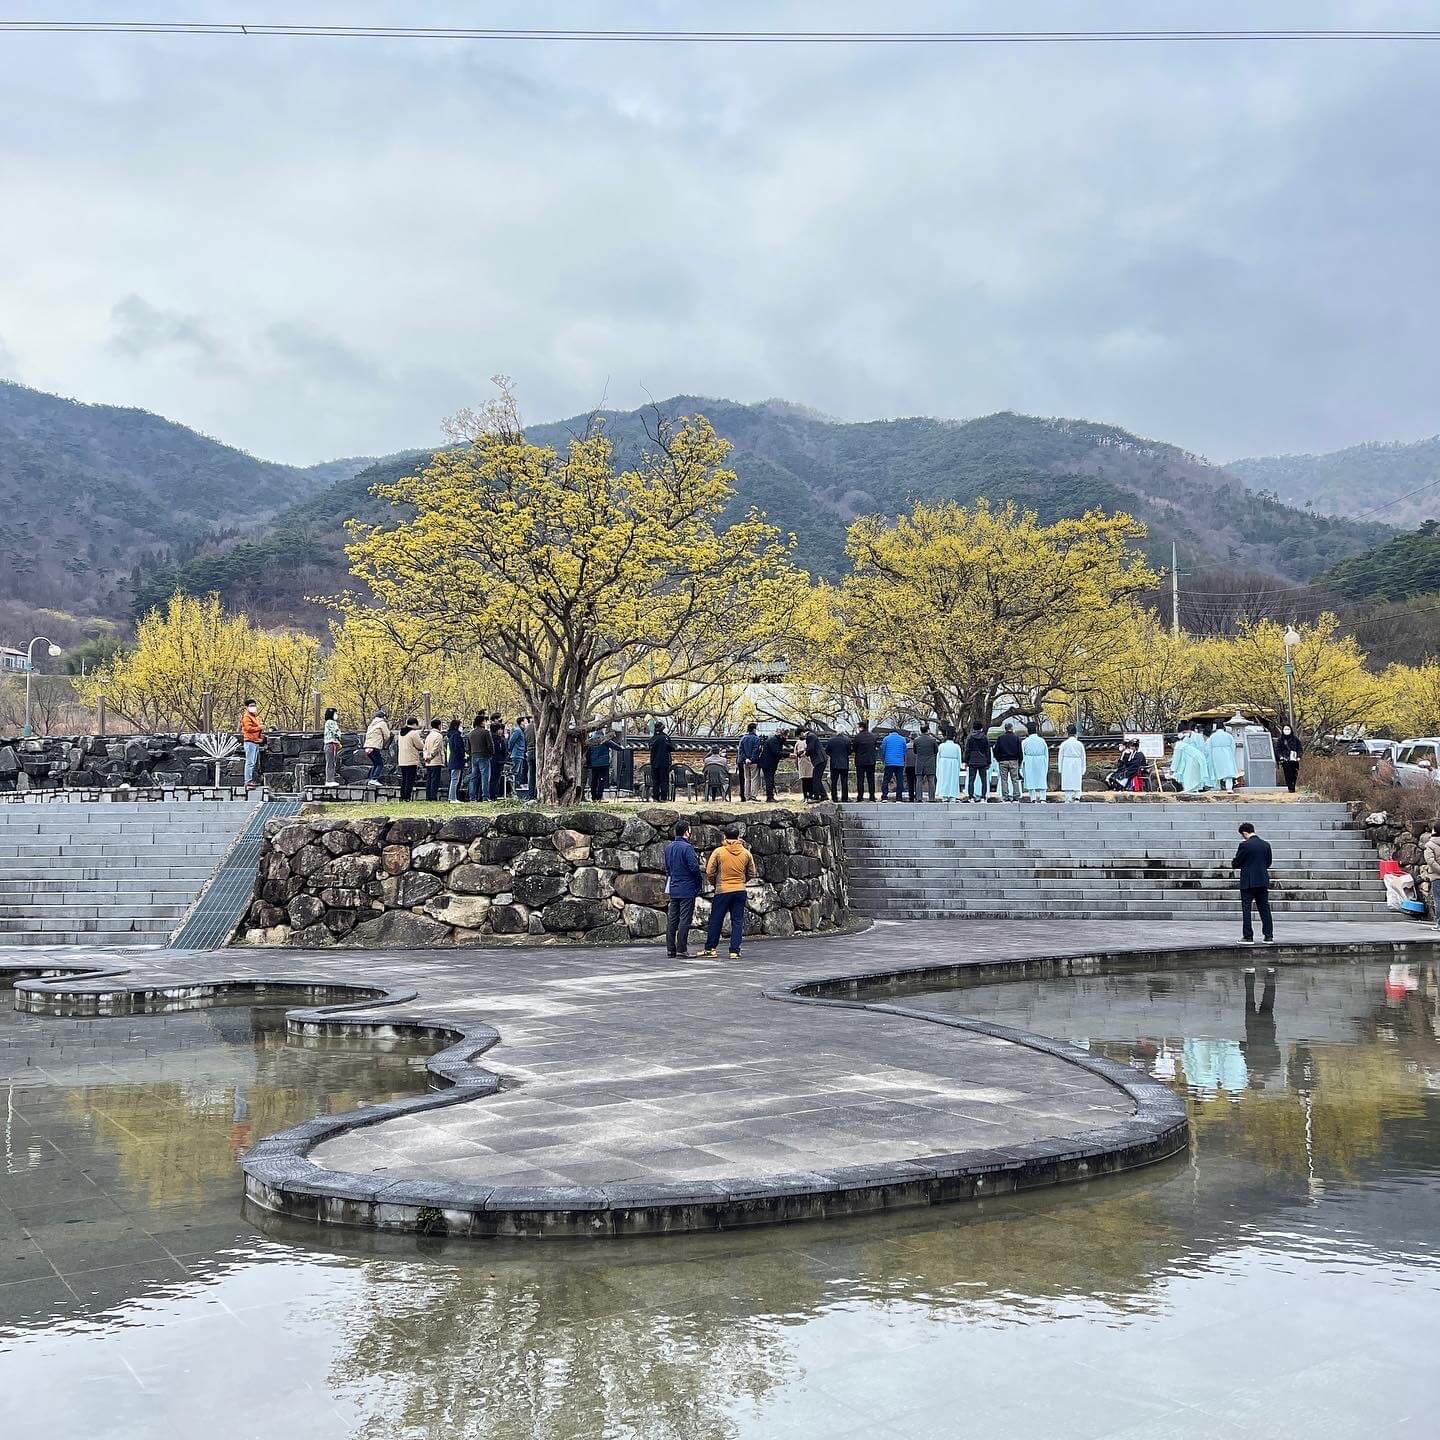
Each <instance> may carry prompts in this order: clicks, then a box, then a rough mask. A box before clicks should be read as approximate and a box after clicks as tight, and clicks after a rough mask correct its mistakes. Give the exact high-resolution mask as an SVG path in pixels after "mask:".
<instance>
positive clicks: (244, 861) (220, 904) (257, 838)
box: [170, 800, 301, 950]
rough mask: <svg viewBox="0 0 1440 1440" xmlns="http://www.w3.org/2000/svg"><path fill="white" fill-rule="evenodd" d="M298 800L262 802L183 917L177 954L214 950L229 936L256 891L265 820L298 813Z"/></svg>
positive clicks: (176, 939) (176, 937) (175, 941)
mask: <svg viewBox="0 0 1440 1440" xmlns="http://www.w3.org/2000/svg"><path fill="white" fill-rule="evenodd" d="M300 804H301V802H300V801H299V800H262V801H261V802H260V804H259V805H257V806H256V807H255V813H254V814H253V815H252V816H251V817H250V823H249V824H248V825H247V826H246V827H245V829H244V830H243V831H242V832H241V834H240V837H239V839H237V840H236V841H235V843H234V844H233V845H232V846H231V847H230V849H229V850H227V851H226V852H225V857H224V859H223V860H221V862H220V864H219V866H218V867H217V869H216V871H215V873H214V875H213V876H211V879H210V884H209V885H208V886H207V887H206V889H205V892H204V893H203V894H202V895H201V896H200V898H199V900H197V901H196V902H195V907H194V909H192V910H191V911H190V913H189V914H188V915H187V916H186V917H185V919H184V921H183V922H182V923H181V926H180V928H179V929H178V930H177V931H176V932H175V934H174V936H173V938H172V939H171V941H170V944H171V945H172V946H173V947H174V948H175V949H176V950H214V949H217V948H218V947H219V946H221V945H223V944H224V943H225V942H226V941H227V940H228V939H229V938H230V936H231V933H232V932H233V931H234V929H235V926H236V925H237V924H239V921H240V917H241V916H242V915H243V914H244V913H245V907H246V906H247V905H249V903H250V896H251V893H252V892H253V890H254V888H255V865H256V862H257V861H258V859H259V857H260V842H261V841H262V840H263V839H264V838H265V822H266V821H267V820H283V819H287V818H288V817H290V816H292V815H298V814H299V813H300Z"/></svg>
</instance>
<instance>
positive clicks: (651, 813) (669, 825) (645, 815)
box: [640, 805, 680, 834]
mask: <svg viewBox="0 0 1440 1440" xmlns="http://www.w3.org/2000/svg"><path fill="white" fill-rule="evenodd" d="M640 818H641V819H642V820H643V821H644V822H645V823H646V824H647V825H653V826H654V827H655V829H656V830H658V831H660V832H661V834H668V833H669V832H670V831H672V830H674V828H675V822H676V821H677V820H678V819H679V818H680V812H679V811H678V810H671V809H670V808H669V807H668V806H664V805H651V806H648V807H647V808H646V809H644V810H642V811H641V812H640Z"/></svg>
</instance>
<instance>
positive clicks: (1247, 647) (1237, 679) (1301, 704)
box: [1196, 614, 1389, 738]
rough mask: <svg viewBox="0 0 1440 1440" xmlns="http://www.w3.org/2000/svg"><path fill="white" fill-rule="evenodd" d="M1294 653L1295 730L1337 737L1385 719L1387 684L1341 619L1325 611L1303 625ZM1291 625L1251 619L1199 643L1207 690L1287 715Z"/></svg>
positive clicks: (1214, 699)
mask: <svg viewBox="0 0 1440 1440" xmlns="http://www.w3.org/2000/svg"><path fill="white" fill-rule="evenodd" d="M1296 629H1297V632H1298V634H1299V636H1300V642H1299V644H1297V645H1296V646H1295V647H1294V649H1293V651H1292V659H1293V664H1294V682H1293V683H1294V695H1295V728H1296V729H1297V730H1298V731H1299V732H1300V733H1301V734H1302V735H1306V736H1310V737H1321V738H1324V737H1329V736H1334V735H1338V734H1340V733H1341V732H1342V731H1344V730H1347V729H1351V728H1361V727H1363V728H1372V727H1374V726H1376V725H1381V724H1383V723H1384V722H1385V719H1386V714H1387V709H1388V707H1389V700H1388V698H1387V693H1386V689H1387V687H1386V685H1385V684H1384V683H1383V682H1382V681H1381V679H1380V678H1379V677H1378V676H1376V675H1374V674H1372V673H1371V672H1370V671H1369V670H1367V669H1366V668H1365V656H1364V654H1363V653H1362V652H1361V649H1360V647H1359V645H1358V644H1356V642H1355V638H1354V637H1353V636H1351V635H1343V634H1341V633H1340V622H1339V621H1338V620H1337V619H1336V617H1335V616H1334V615H1330V614H1324V615H1321V616H1319V617H1318V618H1317V619H1316V620H1314V621H1313V622H1311V623H1307V624H1304V625H1299V626H1297V627H1296ZM1285 630H1286V627H1285V626H1284V625H1281V624H1279V623H1278V622H1276V621H1274V620H1262V621H1259V622H1258V623H1255V624H1247V625H1244V626H1242V627H1241V629H1240V630H1239V631H1238V632H1237V633H1236V634H1235V635H1233V636H1229V637H1227V638H1224V639H1213V640H1204V641H1198V642H1196V646H1197V654H1198V658H1199V672H1198V682H1197V683H1198V689H1199V693H1200V694H1201V695H1202V696H1203V697H1206V698H1208V699H1209V700H1210V703H1213V704H1219V705H1238V706H1239V707H1240V708H1241V709H1242V710H1245V711H1249V712H1251V713H1253V714H1257V715H1260V716H1266V715H1268V716H1273V717H1274V718H1275V719H1277V720H1279V719H1282V718H1283V717H1284V716H1285V714H1286V705H1287V698H1286V690H1285Z"/></svg>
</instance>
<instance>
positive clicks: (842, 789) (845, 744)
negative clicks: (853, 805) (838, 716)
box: [825, 730, 851, 801]
mask: <svg viewBox="0 0 1440 1440" xmlns="http://www.w3.org/2000/svg"><path fill="white" fill-rule="evenodd" d="M850 749H851V745H850V737H849V736H848V735H842V734H840V732H839V731H838V730H837V731H836V732H835V734H833V735H831V736H830V737H829V738H828V739H827V740H826V741H825V758H826V759H827V760H829V762H830V798H831V799H832V800H846V801H848V800H849V799H850Z"/></svg>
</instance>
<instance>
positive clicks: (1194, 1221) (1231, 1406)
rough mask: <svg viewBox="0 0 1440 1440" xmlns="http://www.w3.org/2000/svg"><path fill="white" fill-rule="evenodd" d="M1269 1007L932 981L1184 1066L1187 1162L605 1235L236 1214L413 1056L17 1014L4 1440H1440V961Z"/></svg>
mask: <svg viewBox="0 0 1440 1440" xmlns="http://www.w3.org/2000/svg"><path fill="white" fill-rule="evenodd" d="M1258 958H1261V959H1263V955H1262V956H1260V957H1258ZM1264 998H1265V997H1264V977H1263V973H1262V976H1261V978H1260V980H1259V983H1258V985H1257V987H1256V995H1255V1006H1254V1010H1253V1012H1251V1011H1250V1010H1249V1009H1248V1008H1247V1005H1246V992H1245V985H1244V979H1243V974H1242V972H1241V970H1239V969H1238V968H1234V969H1206V970H1177V971H1170V972H1165V973H1162V974H1158V975H1156V974H1151V975H1146V976H1139V975H1134V976H1117V977H1106V978H1099V977H1096V978H1085V979H1080V980H1065V981H1056V980H1050V981H1045V982H1037V983H1033V984H1032V983H1029V982H1011V983H1006V984H997V985H988V986H983V987H978V988H971V989H964V990H959V991H952V992H948V993H945V994H943V995H931V996H929V997H927V999H926V1001H925V1002H924V1003H925V1004H926V1005H928V1006H930V1007H932V1008H936V1009H940V1008H944V1009H948V1010H951V1011H954V1012H956V1013H962V1014H973V1015H984V1016H986V1017H989V1018H994V1019H1000V1020H1004V1021H1005V1022H1007V1023H1010V1024H1017V1025H1021V1026H1024V1027H1025V1028H1029V1029H1034V1030H1039V1031H1042V1032H1045V1033H1049V1034H1053V1035H1059V1036H1063V1037H1065V1038H1068V1039H1076V1040H1079V1041H1081V1042H1082V1043H1086V1044H1089V1045H1091V1046H1092V1047H1094V1048H1095V1049H1097V1050H1103V1051H1104V1052H1105V1053H1106V1054H1110V1055H1113V1056H1116V1057H1118V1058H1124V1059H1130V1060H1133V1061H1135V1062H1136V1063H1138V1064H1140V1065H1141V1066H1142V1067H1143V1068H1145V1069H1147V1070H1150V1071H1151V1072H1152V1073H1155V1074H1158V1075H1161V1076H1163V1077H1164V1078H1166V1079H1167V1080H1169V1081H1170V1082H1171V1083H1172V1084H1175V1085H1177V1086H1178V1087H1180V1088H1181V1089H1182V1090H1183V1091H1184V1093H1185V1094H1186V1096H1187V1100H1188V1103H1189V1105H1190V1108H1191V1114H1192V1119H1193V1122H1194V1125H1193V1128H1194V1141H1193V1144H1192V1147H1191V1153H1190V1154H1189V1156H1188V1157H1182V1158H1178V1159H1176V1160H1174V1161H1171V1162H1167V1163H1166V1164H1165V1165H1163V1166H1160V1167H1157V1168H1155V1169H1152V1170H1149V1171H1145V1172H1141V1173H1139V1174H1136V1175H1133V1176H1127V1177H1121V1178H1119V1179H1116V1180H1110V1181H1103V1182H1098V1183H1096V1184H1094V1185H1091V1186H1086V1187H1081V1188H1074V1189H1069V1190H1060V1191H1050V1192H1043V1193H1040V1194H1036V1195H1031V1196H1028V1197H1021V1198H1018V1199H1012V1200H1008V1201H999V1202H994V1201H992V1202H986V1203H985V1204H984V1205H980V1206H960V1207H955V1208H953V1209H949V1210H943V1211H929V1212H919V1213H915V1214H910V1215H903V1216H896V1217H893V1218H890V1219H881V1220H866V1219H859V1220H852V1221H847V1222H844V1223H840V1224H835V1225H827V1226H815V1227H811V1226H798V1227H793V1228H788V1229H778V1230H765V1231H756V1232H751V1233H745V1234H735V1235H718V1236H691V1237H678V1238H676V1239H674V1240H669V1241H661V1242H654V1241H650V1242H645V1241H641V1242H633V1243H625V1244H619V1245H613V1244H605V1245H594V1246H590V1245H585V1244H574V1245H565V1244H557V1245H538V1246H537V1245H531V1246H499V1245H467V1244H464V1243H456V1242H451V1243H449V1244H448V1245H447V1244H443V1243H436V1242H429V1241H417V1240H414V1239H404V1238H400V1237H380V1236H375V1235H371V1234H367V1233H362V1232H354V1233H348V1232H340V1231H325V1232H316V1231H315V1230H313V1229H311V1228H296V1227H293V1226H288V1225H285V1224H282V1223H279V1222H275V1221H273V1220H266V1219H265V1218H264V1217H256V1218H257V1219H258V1220H259V1222H260V1224H261V1225H262V1226H263V1229H256V1228H254V1227H253V1226H252V1225H251V1224H249V1223H247V1221H246V1220H245V1219H243V1218H242V1217H241V1215H240V1201H239V1190H240V1186H239V1179H238V1172H237V1171H236V1170H235V1167H234V1156H235V1155H236V1154H238V1153H239V1152H240V1151H241V1150H243V1149H244V1147H245V1145H246V1144H248V1143H250V1141H251V1140H253V1139H254V1138H258V1136H259V1135H260V1134H262V1133H266V1132H268V1131H269V1130H272V1129H275V1128H279V1127H280V1126H283V1125H285V1124H288V1123H291V1122H292V1121H294V1120H296V1119H299V1118H302V1117H303V1116H305V1115H308V1114H311V1113H314V1112H315V1111H317V1110H324V1109H340V1108H346V1107H348V1106H350V1105H352V1104H355V1103H359V1102H360V1101H362V1100H374V1099H378V1098H381V1097H382V1096H384V1095H386V1094H394V1093H402V1092H406V1091H410V1090H414V1089H418V1088H420V1087H421V1086H422V1085H423V1083H424V1082H423V1074H422V1072H421V1065H422V1062H421V1061H420V1060H419V1059H418V1058H417V1056H416V1055H415V1054H414V1053H412V1052H408V1051H394V1050H391V1051H388V1052H373V1051H369V1052H367V1051H365V1050H364V1049H363V1048H360V1047H357V1046H356V1045H355V1044H354V1043H353V1042H347V1043H346V1044H345V1045H344V1046H339V1047H337V1046H335V1045H334V1044H333V1043H332V1044H329V1045H326V1046H323V1047H316V1046H314V1045H313V1044H308V1043H304V1044H295V1043H290V1042H287V1041H286V1039H285V1037H284V1035H283V1029H280V1028H277V1018H278V1017H277V1015H276V1014H275V1012H259V1011H253V1010H244V1009H231V1010H225V1011H199V1012H188V1013H186V1014H182V1015H171V1016H165V1017H143V1018H134V1017H126V1018H118V1019H111V1020H85V1021H63V1020H54V1019H50V1018H46V1017H32V1016H16V1015H12V1014H10V1013H8V1012H5V1011H0V1085H4V1086H5V1087H6V1089H7V1090H8V1097H7V1101H6V1104H7V1109H6V1117H5V1130H4V1135H5V1150H4V1154H5V1169H4V1175H3V1188H0V1205H3V1206H4V1207H6V1208H3V1209H0V1422H4V1423H0V1434H3V1435H5V1436H6V1437H9V1436H17V1437H19V1436H23V1437H28V1436H30V1435H35V1436H49V1437H69V1436H76V1437H79V1436H86V1437H96V1436H100V1437H108V1436H126V1437H128V1436H137V1437H140V1436H143V1437H147V1440H148V1437H152V1436H156V1437H169V1436H180V1435H186V1436H194V1435H196V1434H204V1435H205V1436H207V1437H214V1440H220V1437H230V1436H237V1437H238V1436H252V1435H253V1436H260V1435H267V1434H271V1433H274V1432H275V1430H276V1429H277V1428H278V1427H280V1426H286V1427H293V1428H296V1429H297V1430H298V1432H299V1433H302V1434H305V1435H307V1436H332V1435H333V1436H363V1437H367V1440H390V1437H412V1436H413V1437H422V1436H423V1437H431V1436H433V1437H437V1440H438V1437H441V1436H445V1437H449V1436H466V1437H469V1436H476V1437H478V1436H482V1435H483V1436H486V1437H503V1440H509V1437H515V1440H520V1437H528V1436H543V1437H567V1440H568V1437H575V1440H581V1437H585V1440H589V1437H596V1436H607V1435H608V1436H644V1437H667V1440H668V1437H674V1440H711V1437H713V1440H729V1437H742V1436H745V1437H748V1436H762V1435H763V1436H767V1437H769V1436H795V1437H798V1436H817V1437H818V1436H826V1437H841V1436H846V1435H860V1434H864V1435H872V1436H874V1435H878V1436H900V1435H904V1436H910V1437H923V1436H931V1435H933V1436H954V1435H968V1434H978V1433H987V1432H989V1431H992V1430H993V1431H995V1432H996V1433H998V1434H1003V1435H1006V1436H1007V1437H1008V1436H1032V1435H1033V1436H1037V1437H1038V1436H1045V1437H1047V1440H1049V1437H1053V1436H1064V1437H1070V1440H1085V1437H1100V1436H1113V1437H1117V1440H1118V1437H1136V1440H1139V1437H1142V1436H1143V1437H1146V1440H1157V1437H1159V1440H1165V1437H1182V1436H1183V1437H1190V1436H1194V1437H1206V1440H1214V1437H1227V1436H1247V1437H1248V1436H1266V1437H1270V1436H1280V1437H1283V1436H1291V1435H1293V1436H1297V1437H1302V1436H1303V1437H1305V1440H1319V1437H1330V1436H1357V1437H1358V1436H1366V1437H1374V1436H1390V1435H1396V1436H1400V1435H1406V1436H1409V1435H1414V1436H1420V1435H1425V1436H1431V1435H1434V1434H1435V1433H1437V1431H1440V1419H1437V1413H1436V1411H1437V1402H1440V1381H1437V1380H1436V1378H1435V1365H1434V1354H1435V1350H1436V1345H1437V1342H1440V1294H1437V1291H1440V1264H1437V1257H1440V1207H1437V1203H1436V1202H1437V1198H1440V1185H1437V1178H1440V1177H1437V1167H1440V1131H1437V1127H1436V1121H1437V1118H1440V1094H1437V1087H1440V1041H1437V1026H1440V992H1437V981H1436V973H1435V967H1434V966H1433V965H1420V966H1411V967H1404V968H1403V969H1394V970H1392V969H1390V968H1388V967H1385V966H1379V965H1374V964H1362V965H1350V964H1340V965H1329V964H1326V965H1307V966H1297V967H1286V968H1284V969H1282V970H1281V972H1280V974H1279V976H1278V980H1277V986H1276V992H1275V997H1274V1005H1273V1010H1272V1011H1271V1012H1269V1013H1260V1012H1261V1010H1262V1006H1263V1002H1264ZM777 1010H778V1007H777ZM789 1018H790V1019H791V1020H793V1016H791V1017H789ZM778 1023H787V1019H786V1017H784V1016H781V1017H779V1022H778ZM27 1231H30V1232H31V1233H33V1234H34V1235H35V1236H36V1238H37V1240H38V1241H39V1245H38V1247H36V1246H33V1245H32V1242H31V1241H30V1240H28V1239H27V1238H26V1232H27ZM37 1248H38V1250H39V1252H40V1254H41V1255H42V1256H43V1257H44V1258H45V1259H46V1261H47V1262H48V1261H50V1260H53V1261H54V1262H55V1263H53V1264H48V1263H47V1264H46V1266H45V1267H44V1268H40V1262H39V1261H38V1260H37V1258H36V1254H35V1250H36V1249H37ZM157 1252H158V1253H157ZM60 1271H63V1272H64V1273H63V1275H62V1274H61V1273H57V1272H60Z"/></svg>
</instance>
